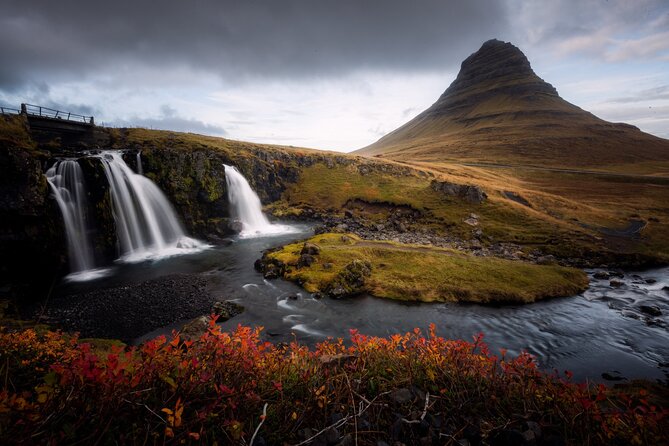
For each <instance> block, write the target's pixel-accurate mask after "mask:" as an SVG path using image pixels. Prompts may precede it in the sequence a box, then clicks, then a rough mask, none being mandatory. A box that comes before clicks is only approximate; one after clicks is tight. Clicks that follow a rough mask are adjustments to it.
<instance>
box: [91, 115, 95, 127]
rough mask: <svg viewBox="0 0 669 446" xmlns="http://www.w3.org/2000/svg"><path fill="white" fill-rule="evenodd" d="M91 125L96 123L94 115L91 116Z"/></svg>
mask: <svg viewBox="0 0 669 446" xmlns="http://www.w3.org/2000/svg"><path fill="white" fill-rule="evenodd" d="M91 125H95V120H94V119H93V117H92V116H91Z"/></svg>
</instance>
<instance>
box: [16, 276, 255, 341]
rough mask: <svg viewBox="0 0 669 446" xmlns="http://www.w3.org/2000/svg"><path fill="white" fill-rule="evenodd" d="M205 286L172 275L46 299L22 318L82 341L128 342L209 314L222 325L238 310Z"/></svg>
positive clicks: (194, 278) (200, 281)
mask: <svg viewBox="0 0 669 446" xmlns="http://www.w3.org/2000/svg"><path fill="white" fill-rule="evenodd" d="M207 284H208V282H207V280H206V279H205V278H204V277H202V276H201V275H197V274H173V275H169V276H165V277H161V278H158V279H153V280H147V281H145V282H141V283H137V284H133V285H124V286H115V287H109V288H98V289H95V290H92V291H87V292H83V293H79V294H70V295H67V296H64V297H61V298H55V299H51V300H49V301H47V302H46V303H44V304H43V305H41V306H39V307H35V306H33V307H32V308H30V309H27V310H26V313H27V314H26V315H27V316H29V317H31V318H35V319H37V320H38V321H40V322H43V323H46V324H48V325H50V326H53V327H58V328H62V329H64V330H66V331H70V332H79V333H80V336H81V337H82V338H110V339H120V340H122V341H124V342H129V341H131V340H133V339H135V338H138V337H139V336H141V335H144V334H146V333H149V332H151V331H153V330H157V329H159V328H162V327H165V326H168V325H171V324H174V323H177V322H180V321H183V322H184V323H185V324H187V323H188V321H189V320H191V319H193V318H199V317H201V316H206V315H209V314H212V313H215V314H219V315H220V316H219V317H220V320H221V321H223V320H227V319H229V318H230V317H233V316H235V315H237V314H239V313H240V312H241V311H242V309H241V308H240V307H238V306H236V305H234V304H230V303H227V302H221V301H219V299H217V298H216V297H215V296H212V295H211V294H210V292H209V291H208V286H207ZM187 325H188V324H187ZM192 328H193V327H192V326H191V329H192Z"/></svg>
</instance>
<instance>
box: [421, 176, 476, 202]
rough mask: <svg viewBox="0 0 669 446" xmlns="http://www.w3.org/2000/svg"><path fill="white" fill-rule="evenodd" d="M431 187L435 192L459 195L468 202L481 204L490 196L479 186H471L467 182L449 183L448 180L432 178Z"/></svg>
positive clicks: (452, 195)
mask: <svg viewBox="0 0 669 446" xmlns="http://www.w3.org/2000/svg"><path fill="white" fill-rule="evenodd" d="M430 187H431V188H432V189H433V190H434V191H435V192H440V193H442V194H444V195H448V196H451V197H458V198H460V199H462V200H464V201H466V202H467V203H472V204H481V203H483V201H484V200H485V199H486V198H488V195H487V194H486V193H485V192H483V189H481V188H480V187H479V186H469V185H466V184H455V183H449V182H448V181H437V180H432V182H430Z"/></svg>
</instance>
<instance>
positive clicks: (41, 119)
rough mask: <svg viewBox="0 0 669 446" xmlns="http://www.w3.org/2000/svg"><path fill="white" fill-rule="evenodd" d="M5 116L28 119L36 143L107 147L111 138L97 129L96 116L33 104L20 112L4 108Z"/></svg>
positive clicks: (22, 107)
mask: <svg viewBox="0 0 669 446" xmlns="http://www.w3.org/2000/svg"><path fill="white" fill-rule="evenodd" d="M0 114H2V115H19V116H24V117H25V118H26V120H27V122H28V128H29V130H30V134H31V135H32V137H33V139H35V140H36V141H40V142H47V141H50V140H53V139H54V138H59V139H60V141H61V142H62V143H63V145H64V146H67V147H78V146H82V144H80V143H84V144H83V145H89V146H90V145H97V144H103V143H104V142H105V141H107V140H108V139H109V135H108V134H107V132H105V131H104V129H103V128H101V127H97V126H96V125H95V118H94V117H93V116H85V115H80V114H78V113H72V112H66V111H62V110H56V109H53V108H49V107H42V106H40V105H33V104H21V108H20V109H15V108H10V107H0Z"/></svg>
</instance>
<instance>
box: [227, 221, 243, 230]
mask: <svg viewBox="0 0 669 446" xmlns="http://www.w3.org/2000/svg"><path fill="white" fill-rule="evenodd" d="M228 228H230V230H231V231H232V232H242V230H243V229H244V224H243V223H242V222H241V221H239V220H232V221H231V222H230V223H228Z"/></svg>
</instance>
